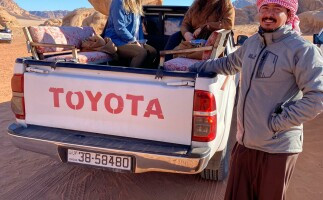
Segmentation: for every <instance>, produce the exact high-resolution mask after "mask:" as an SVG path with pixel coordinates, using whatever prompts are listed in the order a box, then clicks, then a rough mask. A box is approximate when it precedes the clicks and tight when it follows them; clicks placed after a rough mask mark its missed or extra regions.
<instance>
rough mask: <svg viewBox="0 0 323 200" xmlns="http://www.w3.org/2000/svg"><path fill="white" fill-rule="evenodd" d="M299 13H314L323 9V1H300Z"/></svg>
mask: <svg viewBox="0 0 323 200" xmlns="http://www.w3.org/2000/svg"><path fill="white" fill-rule="evenodd" d="M298 4H299V7H298V13H302V12H307V11H314V10H319V9H321V8H323V0H298Z"/></svg>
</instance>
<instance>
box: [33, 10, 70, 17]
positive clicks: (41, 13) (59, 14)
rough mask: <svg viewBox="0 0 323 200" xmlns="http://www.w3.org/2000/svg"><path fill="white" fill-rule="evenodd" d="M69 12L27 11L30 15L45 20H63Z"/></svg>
mask: <svg viewBox="0 0 323 200" xmlns="http://www.w3.org/2000/svg"><path fill="white" fill-rule="evenodd" d="M69 12H70V11H68V10H55V11H29V13H30V14H32V15H36V16H38V17H41V18H47V19H63V18H64V17H65V16H66V15H67V14H68V13H69Z"/></svg>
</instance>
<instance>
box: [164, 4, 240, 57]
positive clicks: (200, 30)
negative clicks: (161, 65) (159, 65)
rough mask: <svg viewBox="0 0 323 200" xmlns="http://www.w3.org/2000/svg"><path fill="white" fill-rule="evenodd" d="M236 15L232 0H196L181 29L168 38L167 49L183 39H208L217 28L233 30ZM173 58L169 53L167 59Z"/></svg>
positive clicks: (172, 47)
mask: <svg viewBox="0 0 323 200" xmlns="http://www.w3.org/2000/svg"><path fill="white" fill-rule="evenodd" d="M234 17H235V11H234V7H233V5H232V3H231V0H195V1H194V2H193V4H192V6H191V7H190V8H189V10H188V11H187V13H186V14H185V16H184V20H183V22H182V25H181V31H180V32H177V33H174V34H173V35H172V36H171V37H170V38H169V39H168V42H167V44H166V46H165V50H171V49H174V48H175V47H176V46H178V45H179V44H180V42H181V40H183V39H184V40H185V41H188V42H189V41H191V40H193V39H207V38H208V36H210V34H211V33H212V32H213V31H215V30H219V29H227V30H231V29H233V25H234ZM177 49H178V48H177ZM171 58H172V56H171V55H167V56H166V58H165V59H166V60H169V59H171Z"/></svg>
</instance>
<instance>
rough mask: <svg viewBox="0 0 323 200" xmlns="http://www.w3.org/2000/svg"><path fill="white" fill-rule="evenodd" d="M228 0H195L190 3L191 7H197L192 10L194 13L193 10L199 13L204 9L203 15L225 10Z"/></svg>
mask: <svg viewBox="0 0 323 200" xmlns="http://www.w3.org/2000/svg"><path fill="white" fill-rule="evenodd" d="M228 1H230V0H195V1H194V3H193V4H192V7H193V6H194V7H195V6H196V7H197V9H196V10H195V11H194V14H195V12H198V13H201V12H202V11H204V13H205V15H206V16H209V15H211V14H212V13H213V12H216V13H217V14H220V13H223V12H225V10H226V9H227V7H228V4H229V2H228ZM209 5H210V6H209ZM206 6H208V7H206ZM196 14H197V13H196Z"/></svg>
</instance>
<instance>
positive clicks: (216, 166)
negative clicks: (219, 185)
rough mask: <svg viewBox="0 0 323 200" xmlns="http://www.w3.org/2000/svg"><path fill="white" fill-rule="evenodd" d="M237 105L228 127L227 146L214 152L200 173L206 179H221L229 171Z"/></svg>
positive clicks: (235, 127) (234, 140) (235, 130)
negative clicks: (220, 150)
mask: <svg viewBox="0 0 323 200" xmlns="http://www.w3.org/2000/svg"><path fill="white" fill-rule="evenodd" d="M236 115H237V107H236V106H235V107H234V108H233V117H232V122H231V127H230V134H229V138H228V143H227V146H226V147H225V148H224V150H223V151H222V152H216V153H215V154H214V155H213V157H212V158H211V160H210V161H209V164H208V166H207V167H206V168H205V169H204V170H203V171H202V172H201V173H200V175H201V177H202V178H203V179H206V180H214V181H222V180H224V179H225V178H226V177H227V176H228V173H229V160H230V156H231V150H232V148H233V146H234V144H235V143H236V137H235V135H236V132H237V121H236Z"/></svg>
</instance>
